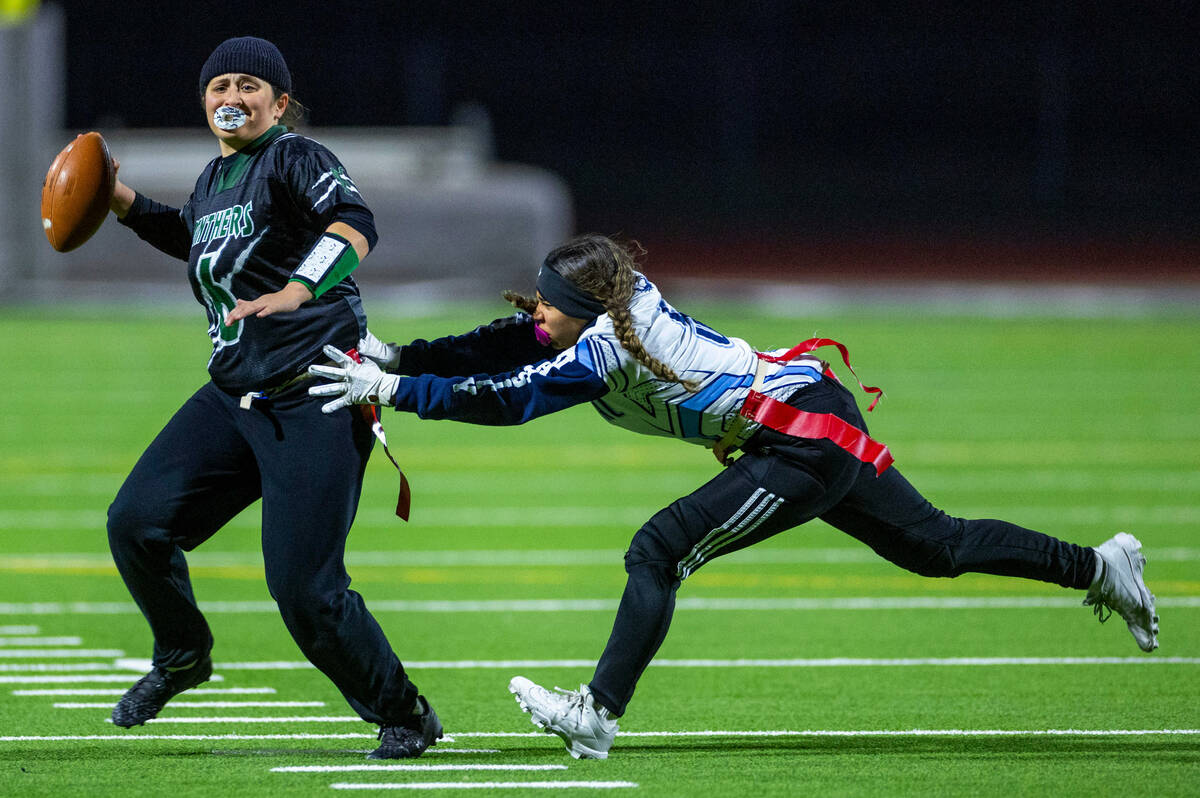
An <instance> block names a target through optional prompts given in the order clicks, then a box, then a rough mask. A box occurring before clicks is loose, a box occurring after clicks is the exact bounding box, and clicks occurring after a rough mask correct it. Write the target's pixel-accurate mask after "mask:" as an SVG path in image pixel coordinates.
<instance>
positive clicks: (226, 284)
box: [196, 249, 242, 349]
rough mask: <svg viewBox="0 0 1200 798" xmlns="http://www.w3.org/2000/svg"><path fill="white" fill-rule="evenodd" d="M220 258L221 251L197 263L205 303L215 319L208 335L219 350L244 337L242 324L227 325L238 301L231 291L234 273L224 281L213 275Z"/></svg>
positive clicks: (208, 255) (206, 255)
mask: <svg viewBox="0 0 1200 798" xmlns="http://www.w3.org/2000/svg"><path fill="white" fill-rule="evenodd" d="M219 257H221V250H220V249H218V250H217V251H216V252H205V253H204V254H203V255H201V256H200V259H199V260H198V261H197V262H196V277H197V278H198V279H199V281H200V286H201V288H202V289H203V291H204V301H205V302H206V303H207V304H208V310H209V312H210V313H211V314H212V318H213V322H212V324H211V325H209V328H208V334H209V335H210V336H211V337H212V342H213V346H214V347H216V348H217V349H221V348H222V347H225V346H229V345H230V344H236V343H237V342H238V339H239V338H241V336H242V322H240V321H239V322H237V323H236V324H234V325H233V326H232V327H229V326H226V325H225V314H226V313H228V312H229V311H230V310H233V307H234V305H236V304H237V300H236V299H234V297H233V294H232V293H231V292H230V290H229V289H230V287H231V286H232V284H233V272H232V271H231V272H230V273H229V274H228V275H226V276H225V278H224V279H217V278H216V277H215V276H214V275H213V271H214V267H215V266H216V264H217V259H218V258H219Z"/></svg>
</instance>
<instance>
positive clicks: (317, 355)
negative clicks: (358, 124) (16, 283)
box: [122, 126, 375, 393]
mask: <svg viewBox="0 0 1200 798" xmlns="http://www.w3.org/2000/svg"><path fill="white" fill-rule="evenodd" d="M335 221H344V222H346V223H348V224H350V225H351V226H352V227H354V229H355V230H357V231H358V232H360V233H362V234H363V235H364V236H365V237H366V238H367V240H368V242H369V243H370V244H371V245H374V243H375V230H374V221H373V218H372V216H371V212H370V210H369V209H368V208H367V206H366V204H365V203H364V202H363V200H362V196H361V195H360V194H359V192H358V189H357V188H356V187H355V185H354V183H353V181H351V179H350V177H349V176H348V175H347V174H346V170H345V168H344V167H343V166H342V165H341V163H340V162H339V161H338V159H337V158H336V157H335V156H334V155H333V153H332V152H330V151H329V150H328V149H326V148H325V147H324V146H322V145H321V144H319V143H317V142H315V141H313V140H312V139H309V138H305V137H304V136H300V135H297V134H295V133H289V132H288V131H287V129H286V128H284V127H281V126H276V127H273V128H271V129H270V130H269V131H267V132H266V133H265V134H263V136H262V137H260V138H259V139H258V140H256V141H255V142H254V143H252V144H251V145H249V146H247V147H246V148H244V149H242V150H241V151H239V152H236V153H234V154H233V155H230V156H227V157H224V158H216V159H214V160H213V161H212V162H210V163H209V164H208V166H207V167H206V168H205V169H204V172H203V173H202V174H201V175H200V177H199V179H198V180H197V181H196V187H195V190H194V191H193V192H192V195H191V197H189V198H188V201H187V203H186V204H185V205H184V206H183V208H182V209H178V210H177V209H175V208H169V207H167V206H164V205H160V204H158V203H155V202H152V201H150V200H149V199H147V198H145V197H143V196H141V195H138V197H137V200H136V201H135V203H134V205H133V207H132V208H131V209H130V212H129V213H128V214H127V215H126V217H125V218H124V219H123V220H122V222H124V223H125V224H127V225H128V226H130V227H131V228H133V229H134V231H135V232H137V234H138V235H139V236H141V237H142V238H144V239H145V240H147V241H149V242H150V243H151V244H153V245H155V246H156V247H158V248H159V249H161V250H163V251H164V252H166V253H167V254H169V255H173V256H175V257H178V258H182V259H184V260H187V262H188V276H189V279H190V281H191V284H192V291H193V292H194V293H195V295H196V299H197V300H199V301H200V303H201V304H203V305H204V306H205V308H206V310H207V312H208V324H209V328H208V331H209V335H210V336H211V338H212V343H213V351H212V357H210V358H209V361H208V371H209V374H210V375H211V376H212V379H213V382H214V383H216V385H217V386H218V387H220V388H222V389H224V390H226V391H230V392H233V393H245V392H248V391H256V390H262V389H268V388H272V387H275V386H278V385H280V384H282V383H285V382H287V381H288V380H290V379H292V378H293V377H296V376H298V375H299V374H301V373H303V372H304V370H305V369H306V368H307V366H308V365H309V364H310V363H312V362H314V361H316V360H319V359H323V357H322V355H321V347H322V346H323V345H324V344H326V343H332V344H333V345H334V346H337V347H339V348H341V349H350V348H351V347H353V346H355V345H356V344H357V343H358V339H359V337H360V336H361V335H362V334H363V333H364V332H365V331H366V328H367V321H366V315H365V314H364V312H363V309H362V302H361V300H360V298H359V293H358V286H357V285H356V284H355V282H354V278H353V277H350V276H348V277H346V278H345V279H343V280H342V281H341V282H340V283H338V284H337V285H335V286H333V287H332V288H330V289H329V290H328V291H326V292H325V293H323V294H322V295H321V296H320V297H318V298H316V299H312V300H309V301H308V302H306V303H304V304H303V305H301V306H300V308H299V309H298V310H296V311H293V312H291V313H278V314H274V315H271V316H268V317H266V318H263V319H260V318H256V317H253V316H251V317H250V318H247V319H243V320H241V321H239V322H236V323H235V324H233V325H232V326H226V325H225V323H224V319H225V314H226V313H227V312H228V311H229V310H230V309H231V308H233V306H234V304H235V303H236V300H237V299H247V300H249V299H255V298H257V297H259V296H261V295H262V294H268V293H272V292H275V291H279V290H281V289H282V288H283V287H284V286H286V285H287V283H288V280H289V278H290V277H291V276H292V272H293V271H294V270H295V269H296V266H297V265H298V264H299V263H300V261H301V260H302V259H303V258H304V256H305V254H306V253H307V252H308V250H309V249H310V248H311V247H312V245H313V244H314V243H315V242H316V241H317V239H318V238H319V237H320V236H321V234H322V233H323V232H324V231H325V228H327V227H328V226H329V225H330V224H332V223H333V222H335Z"/></svg>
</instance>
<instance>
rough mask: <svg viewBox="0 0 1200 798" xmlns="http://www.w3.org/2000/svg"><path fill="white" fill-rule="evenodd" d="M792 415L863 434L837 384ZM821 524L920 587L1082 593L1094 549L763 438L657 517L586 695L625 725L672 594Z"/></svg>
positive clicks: (770, 435) (836, 455)
mask: <svg viewBox="0 0 1200 798" xmlns="http://www.w3.org/2000/svg"><path fill="white" fill-rule="evenodd" d="M788 404H790V405H792V406H793V407H797V408H799V409H802V410H806V411H809V412H815V413H834V414H835V415H837V416H838V417H840V418H842V419H844V420H845V421H847V422H849V423H851V424H853V425H854V426H855V427H857V428H859V429H861V430H864V431H866V424H865V423H864V421H863V418H862V415H861V414H860V413H859V411H858V407H857V405H855V403H854V398H853V396H852V395H851V394H850V392H849V391H847V390H846V389H845V388H844V387H842V386H841V385H840V384H838V383H837V382H835V381H833V380H829V379H823V380H821V381H820V382H817V383H814V384H813V385H810V386H807V387H805V388H802V389H801V390H799V391H797V392H796V393H795V394H793V395H792V397H791V398H790V399H789V400H788ZM813 518H820V519H821V520H823V521H825V522H826V523H828V524H830V525H831V526H833V527H836V528H837V529H839V530H841V531H843V532H845V533H847V534H849V535H852V536H853V537H855V538H857V539H858V540H860V541H862V542H863V543H865V544H867V545H868V546H870V547H871V548H872V549H873V550H874V551H875V552H876V553H877V554H879V555H880V556H881V557H884V558H885V559H887V560H889V561H891V562H893V563H895V564H896V565H899V566H900V567H902V568H905V569H908V570H909V571H913V572H915V573H918V574H921V575H923V576H937V577H954V576H958V575H959V574H963V573H968V572H976V573H987V574H1000V575H1003V576H1017V577H1023V578H1026V579H1037V580H1041V581H1043V582H1052V583H1054V584H1058V585H1062V586H1063V587H1071V588H1087V587H1088V586H1089V585H1090V584H1091V581H1092V576H1093V574H1094V572H1095V555H1094V553H1093V551H1092V550H1091V549H1090V548H1084V547H1081V546H1076V545H1074V544H1072V543H1066V542H1064V541H1061V540H1057V539H1056V538H1052V537H1049V536H1048V535H1044V534H1042V533H1040V532H1034V531H1032V530H1029V529H1024V528H1022V527H1019V526H1016V525H1015V524H1010V523H1007V522H1005V521H996V520H990V519H981V520H968V519H963V518H955V517H953V516H949V515H946V514H945V513H944V512H942V511H941V510H939V509H937V508H936V507H934V506H933V505H931V504H930V503H929V502H928V501H927V500H926V499H925V498H924V497H922V496H921V494H920V493H918V492H917V490H916V489H915V488H914V487H913V486H912V485H910V484H909V483H908V481H907V480H906V479H904V477H903V476H901V475H900V473H899V472H898V471H897V470H896V469H895V468H894V467H893V468H889V469H888V470H887V471H885V472H884V473H883V474H882V475H881V476H876V474H875V469H874V467H873V466H871V465H868V464H866V463H862V462H860V461H859V460H857V459H855V458H854V457H853V456H851V455H850V454H848V453H847V452H845V451H844V450H842V449H840V448H838V447H837V446H836V445H834V444H833V443H831V442H830V441H828V440H809V439H799V438H793V437H791V436H788V435H782V434H780V433H777V432H775V431H774V430H769V429H761V430H759V432H757V433H756V434H755V436H754V437H753V438H751V440H750V441H749V442H748V443H747V445H746V446H745V447H744V454H743V455H742V456H741V457H739V458H738V459H737V460H736V461H735V462H734V464H733V465H731V466H730V467H729V468H727V469H725V470H724V471H722V472H721V473H720V474H718V475H717V476H716V477H715V478H713V479H712V480H710V481H709V482H708V483H706V484H705V485H703V486H701V487H700V488H699V489H698V490H696V491H695V492H693V493H691V494H689V495H688V496H685V497H683V498H681V499H679V500H677V501H675V502H674V503H672V504H671V505H670V506H669V507H666V508H664V509H663V510H660V511H659V512H658V513H656V514H655V515H654V517H653V518H651V519H650V520H649V521H647V522H646V524H645V525H644V526H643V527H642V528H641V529H640V530H638V532H637V534H636V535H634V537H633V541H632V542H631V543H630V546H629V550H628V551H627V552H626V554H625V570H626V572H627V573H628V580H627V582H626V585H625V592H624V594H623V595H622V596H621V603H620V607H619V608H618V610H617V617H616V621H615V623H614V624H613V630H612V634H611V635H610V637H609V639H608V644H607V646H606V647H605V649H604V653H603V655H602V656H601V657H600V662H599V664H598V665H597V666H596V672H595V675H594V676H593V678H592V681H591V683H590V685H589V686H590V688H591V690H592V692H593V693H594V694H595V696H596V698H597V699H598V700H599V702H600V703H601V704H603V705H604V706H605V707H607V708H608V709H609V710H610V711H611V712H612V713H613V714H615V715H621V714H623V713H624V712H625V707H626V705H627V704H628V703H629V700H630V698H631V697H632V696H633V691H634V688H635V686H636V685H637V681H638V679H639V678H640V677H641V675H642V671H644V670H645V669H646V666H647V665H649V664H650V660H651V659H652V658H653V657H654V654H655V652H657V651H658V647H659V646H660V645H661V644H662V641H663V639H664V638H665V637H666V634H667V629H668V627H669V626H670V624H671V615H672V613H673V612H674V608H675V592H676V590H678V588H679V585H680V583H681V582H682V580H684V579H686V578H687V577H688V576H689V575H690V574H692V573H694V572H695V571H696V569H698V568H700V567H701V566H702V565H703V564H704V563H706V562H708V561H709V560H711V559H713V558H714V557H718V556H720V555H722V554H728V553H730V552H732V551H737V550H738V549H742V548H745V547H746V546H750V545H752V544H754V543H757V542H759V541H761V540H765V539H766V538H769V537H771V536H772V535H776V534H778V533H780V532H783V531H785V530H787V529H791V528H792V527H795V526H799V525H800V524H803V523H805V522H806V521H810V520H812V519H813Z"/></svg>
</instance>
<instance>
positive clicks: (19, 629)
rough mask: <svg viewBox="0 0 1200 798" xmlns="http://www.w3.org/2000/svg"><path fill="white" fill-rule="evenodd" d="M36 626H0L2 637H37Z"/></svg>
mask: <svg viewBox="0 0 1200 798" xmlns="http://www.w3.org/2000/svg"><path fill="white" fill-rule="evenodd" d="M37 633H38V628H37V627H36V626H0V635H35V634H37Z"/></svg>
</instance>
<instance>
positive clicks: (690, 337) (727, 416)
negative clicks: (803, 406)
mask: <svg viewBox="0 0 1200 798" xmlns="http://www.w3.org/2000/svg"><path fill="white" fill-rule="evenodd" d="M630 311H631V315H632V317H633V328H634V331H635V332H637V334H638V337H639V338H641V340H642V344H643V345H644V346H645V348H646V351H647V352H649V353H650V354H651V355H652V356H653V357H656V358H658V360H660V361H662V362H663V363H664V364H666V365H667V366H669V367H670V368H671V369H672V370H673V371H674V372H675V373H676V374H677V375H679V377H680V378H681V379H689V380H694V381H695V382H697V383H698V384H699V386H698V390H697V391H695V392H694V393H693V392H689V391H688V390H687V389H686V388H685V387H683V385H681V384H680V383H678V382H669V381H666V380H663V379H660V378H659V377H657V376H655V374H654V373H653V372H652V371H650V369H649V368H647V367H646V366H644V365H643V364H642V363H640V362H638V360H637V359H636V358H634V357H633V355H631V354H630V353H629V352H628V351H626V350H625V348H624V347H622V346H621V343H620V341H619V340H618V339H617V337H616V335H615V334H614V333H613V324H612V319H611V318H609V317H608V316H607V315H605V316H601V317H600V318H599V319H597V321H596V323H595V324H594V325H592V326H591V327H589V328H587V329H586V330H584V332H583V334H582V335H581V336H580V338H579V342H578V343H577V344H576V345H575V347H574V349H573V350H572V351H571V352H570V356H571V357H574V358H575V359H576V360H578V361H579V362H581V363H583V364H584V365H585V366H587V368H588V369H589V370H591V371H592V372H594V373H595V374H597V375H598V376H600V377H601V378H602V379H603V380H604V381H605V383H606V384H607V385H608V387H609V393H608V394H606V395H605V396H603V397H601V398H599V399H595V400H593V402H592V405H593V406H594V407H595V408H596V410H598V411H599V412H600V414H601V415H602V416H603V417H604V418H605V419H606V420H608V421H609V422H611V423H613V424H616V425H617V426H619V427H624V428H625V429H628V430H632V431H634V432H641V433H644V434H648V435H665V436H669V437H673V438H680V439H682V440H685V441H688V442H690V443H698V444H702V445H705V446H711V445H712V444H713V443H715V442H716V441H718V440H720V439H721V437H722V436H723V435H724V434H725V431H726V430H728V429H729V426H730V424H732V422H733V420H734V418H736V417H737V415H738V410H739V409H740V408H741V406H742V403H743V402H744V401H745V399H746V395H747V394H748V393H749V392H750V388H751V386H752V385H753V383H754V375H755V369H756V367H757V365H758V363H759V359H758V357H757V356H756V355H755V350H754V348H753V347H751V346H750V344H748V343H746V342H745V341H743V340H742V339H740V338H729V337H726V336H724V335H722V334H721V333H719V332H717V331H716V330H714V329H712V328H711V327H708V326H706V325H704V324H702V323H700V322H698V321H696V320H695V319H693V318H692V317H690V316H688V315H686V314H684V313H681V312H679V311H678V310H676V309H675V308H673V307H672V306H671V305H670V304H669V303H668V302H667V301H666V300H665V299H663V297H662V294H660V293H659V291H658V288H656V287H655V286H654V284H653V283H651V282H650V281H649V280H647V279H646V278H645V277H641V276H639V278H638V281H637V285H636V287H635V289H634V294H633V298H632V300H631V301H630ZM784 351H786V350H785V349H780V350H777V351H776V352H774V354H782V353H783V352H784ZM768 354H771V353H768ZM567 355H568V353H564V355H561V356H560V358H561V357H565V356H567ZM763 366H764V367H765V373H764V375H763V384H762V388H761V392H762V393H764V394H767V395H768V396H771V397H772V398H775V399H781V400H782V399H785V398H787V397H788V396H790V395H791V394H792V393H793V392H794V391H795V390H796V389H798V388H800V387H802V386H804V385H809V384H811V383H813V382H815V381H817V380H819V379H821V372H822V368H823V364H822V363H821V361H820V360H819V359H818V358H816V357H813V356H811V355H804V356H802V357H801V358H799V359H797V360H793V361H791V362H790V363H786V364H777V363H769V362H764V363H763ZM757 428H758V424H757V423H755V422H750V423H748V424H747V425H746V427H745V428H744V429H743V430H742V431H741V434H740V435H739V436H738V440H737V441H736V443H737V444H741V443H744V442H745V441H746V439H748V438H749V437H750V435H751V434H753V433H754V431H755V430H756V429H757Z"/></svg>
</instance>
